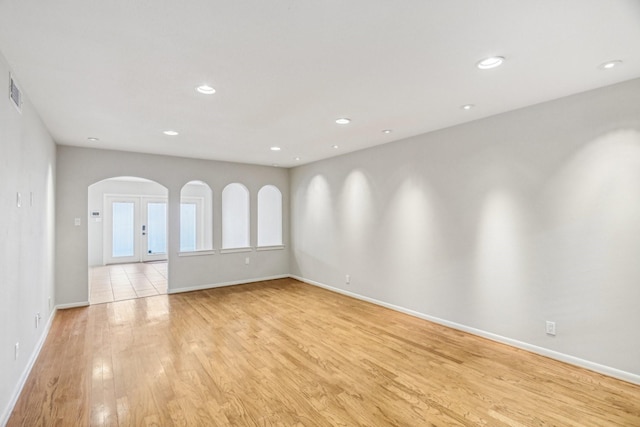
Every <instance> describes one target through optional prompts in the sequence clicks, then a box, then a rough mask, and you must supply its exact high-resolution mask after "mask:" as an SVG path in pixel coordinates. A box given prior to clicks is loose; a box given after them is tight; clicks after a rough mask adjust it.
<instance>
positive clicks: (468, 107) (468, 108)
mask: <svg viewBox="0 0 640 427" xmlns="http://www.w3.org/2000/svg"><path fill="white" fill-rule="evenodd" d="M473 107H475V105H473V104H465V105H463V106H462V107H460V108H462V109H463V110H471V109H472V108H473Z"/></svg>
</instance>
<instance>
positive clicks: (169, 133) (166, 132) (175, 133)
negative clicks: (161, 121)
mask: <svg viewBox="0 0 640 427" xmlns="http://www.w3.org/2000/svg"><path fill="white" fill-rule="evenodd" d="M162 133H164V134H165V135H168V136H176V135H178V132H176V131H175V130H165V131H164V132H162Z"/></svg>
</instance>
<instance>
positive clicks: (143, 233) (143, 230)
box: [142, 225, 147, 236]
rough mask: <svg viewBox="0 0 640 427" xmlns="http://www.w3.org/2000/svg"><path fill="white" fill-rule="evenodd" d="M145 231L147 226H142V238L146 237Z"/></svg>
mask: <svg viewBox="0 0 640 427" xmlns="http://www.w3.org/2000/svg"><path fill="white" fill-rule="evenodd" d="M146 231H147V226H146V225H143V226H142V235H143V236H146V235H147V233H146Z"/></svg>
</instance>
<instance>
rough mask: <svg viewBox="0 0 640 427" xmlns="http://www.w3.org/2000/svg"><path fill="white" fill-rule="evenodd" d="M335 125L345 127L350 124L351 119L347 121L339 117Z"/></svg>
mask: <svg viewBox="0 0 640 427" xmlns="http://www.w3.org/2000/svg"><path fill="white" fill-rule="evenodd" d="M336 123H337V124H339V125H347V124H349V123H351V119H348V118H346V117H340V118H339V119H336Z"/></svg>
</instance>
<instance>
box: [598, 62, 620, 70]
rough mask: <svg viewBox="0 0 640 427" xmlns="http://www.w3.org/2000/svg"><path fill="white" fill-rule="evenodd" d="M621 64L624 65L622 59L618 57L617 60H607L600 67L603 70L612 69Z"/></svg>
mask: <svg viewBox="0 0 640 427" xmlns="http://www.w3.org/2000/svg"><path fill="white" fill-rule="evenodd" d="M620 65H622V61H620V60H619V59H616V60H615V61H609V62H605V63H604V64H600V67H599V68H601V69H603V70H610V69H612V68H615V67H619V66H620Z"/></svg>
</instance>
